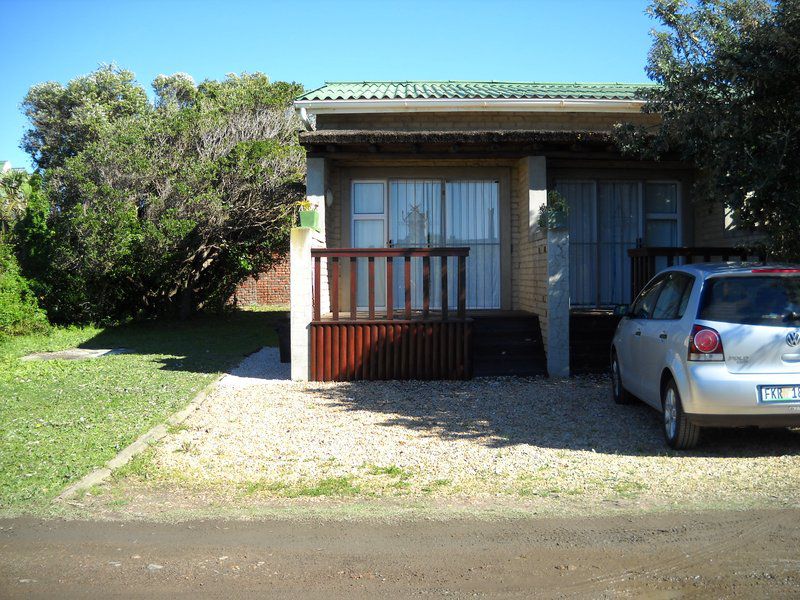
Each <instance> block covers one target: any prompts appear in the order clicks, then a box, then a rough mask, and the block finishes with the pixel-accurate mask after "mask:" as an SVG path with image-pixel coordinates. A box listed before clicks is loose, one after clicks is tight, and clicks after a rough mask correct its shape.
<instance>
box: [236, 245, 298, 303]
mask: <svg viewBox="0 0 800 600" xmlns="http://www.w3.org/2000/svg"><path fill="white" fill-rule="evenodd" d="M234 298H235V300H236V303H237V304H239V306H253V305H264V306H272V305H276V304H289V257H288V256H287V257H286V258H285V259H283V260H282V261H281V262H279V263H277V264H276V265H275V266H274V267H272V268H271V269H270V270H268V271H265V272H264V273H261V274H260V275H259V276H258V277H257V278H256V277H248V278H247V279H246V280H245V281H244V282H242V284H241V285H240V286H239V287H238V288H237V289H236V293H235V294H234Z"/></svg>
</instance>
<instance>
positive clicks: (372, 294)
mask: <svg viewBox="0 0 800 600" xmlns="http://www.w3.org/2000/svg"><path fill="white" fill-rule="evenodd" d="M367 260H368V261H369V263H368V264H369V282H368V284H367V285H368V288H369V318H370V319H374V318H375V257H374V256H370V257H369V258H368V259H367Z"/></svg>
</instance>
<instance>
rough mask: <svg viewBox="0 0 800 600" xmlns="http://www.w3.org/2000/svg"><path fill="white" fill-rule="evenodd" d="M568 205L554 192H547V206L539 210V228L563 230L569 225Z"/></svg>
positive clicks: (563, 198) (562, 197)
mask: <svg viewBox="0 0 800 600" xmlns="http://www.w3.org/2000/svg"><path fill="white" fill-rule="evenodd" d="M568 219H569V203H568V202H567V199H566V198H565V197H564V196H563V195H561V194H560V193H558V192H557V191H555V190H551V191H549V192H547V204H545V205H542V206H541V207H540V208H539V220H538V222H539V227H542V228H543V229H563V228H564V227H566V226H567V225H568V223H569V221H568Z"/></svg>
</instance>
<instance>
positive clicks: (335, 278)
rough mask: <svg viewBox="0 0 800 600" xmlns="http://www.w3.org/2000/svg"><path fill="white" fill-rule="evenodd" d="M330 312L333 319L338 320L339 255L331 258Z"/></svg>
mask: <svg viewBox="0 0 800 600" xmlns="http://www.w3.org/2000/svg"><path fill="white" fill-rule="evenodd" d="M331 313H332V314H333V320H334V321H338V320H339V257H338V256H334V257H333V258H332V259H331Z"/></svg>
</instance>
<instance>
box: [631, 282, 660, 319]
mask: <svg viewBox="0 0 800 600" xmlns="http://www.w3.org/2000/svg"><path fill="white" fill-rule="evenodd" d="M665 277H666V275H661V276H659V277H656V278H655V279H653V280H652V281H651V282H650V283H649V284H647V286H646V287H645V288H644V289H643V290H642V293H641V294H639V297H638V298H637V299H636V302H634V304H633V306H632V307H631V313H630V316H631V318H633V319H650V318H651V317H652V315H653V308H654V307H655V303H656V299H657V298H658V293H659V292H660V291H661V287H662V286H663V285H664V278H665Z"/></svg>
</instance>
